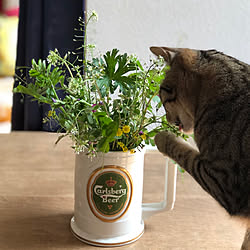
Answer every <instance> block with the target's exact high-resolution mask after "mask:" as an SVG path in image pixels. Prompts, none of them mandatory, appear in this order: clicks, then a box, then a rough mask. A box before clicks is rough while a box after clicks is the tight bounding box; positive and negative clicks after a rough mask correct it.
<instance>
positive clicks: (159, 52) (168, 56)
mask: <svg viewBox="0 0 250 250" xmlns="http://www.w3.org/2000/svg"><path fill="white" fill-rule="evenodd" d="M150 50H151V52H152V53H153V54H155V55H156V56H162V57H163V58H164V60H165V61H166V63H167V64H171V63H172V61H173V59H174V57H175V56H176V54H177V51H173V49H170V48H167V47H150Z"/></svg>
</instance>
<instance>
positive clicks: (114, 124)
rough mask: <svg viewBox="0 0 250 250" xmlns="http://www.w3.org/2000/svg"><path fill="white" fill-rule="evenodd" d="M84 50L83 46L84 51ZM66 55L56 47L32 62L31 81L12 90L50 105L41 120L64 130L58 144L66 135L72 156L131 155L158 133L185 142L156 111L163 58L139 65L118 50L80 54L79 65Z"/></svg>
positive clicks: (68, 54)
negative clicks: (168, 133) (171, 134)
mask: <svg viewBox="0 0 250 250" xmlns="http://www.w3.org/2000/svg"><path fill="white" fill-rule="evenodd" d="M89 20H90V19H88V21H89ZM89 47H90V46H87V45H86V46H85V45H84V49H85V52H86V50H87V49H88V48H89ZM70 54H71V52H68V53H67V54H66V55H64V56H61V55H60V54H59V52H58V51H57V50H56V49H55V50H54V51H50V53H49V55H48V57H47V62H46V61H45V60H43V61H42V60H38V62H36V61H35V60H32V67H31V69H30V70H29V76H30V78H31V79H33V80H34V82H33V83H28V84H27V83H23V82H20V84H19V86H17V87H16V88H15V89H14V92H16V93H23V94H28V95H30V96H33V97H34V100H37V101H38V102H40V103H47V104H50V106H51V111H49V113H48V115H47V117H46V118H44V122H50V120H52V119H54V120H56V121H57V122H58V123H59V124H60V126H61V128H62V129H63V130H65V133H64V134H62V135H61V136H59V138H58V141H59V140H60V139H61V138H63V137H64V136H70V137H71V139H72V140H73V142H74V146H73V148H74V149H75V151H76V152H82V151H87V153H88V154H89V155H91V156H93V155H95V154H96V152H105V153H107V152H109V151H124V152H126V151H130V152H131V153H134V152H135V150H136V149H137V150H140V149H141V148H143V147H144V145H145V144H151V145H154V140H153V138H154V136H155V135H156V133H158V132H159V131H162V130H171V131H172V132H174V133H175V134H176V135H178V136H179V135H181V136H183V137H184V138H185V135H184V134H182V133H181V132H180V131H179V130H178V128H176V127H175V126H172V125H170V124H169V123H168V122H167V120H166V117H165V115H163V114H162V113H160V112H159V109H160V108H161V106H162V104H161V102H160V98H159V97H158V92H159V86H160V82H161V80H162V79H163V78H164V75H165V72H166V70H167V68H166V67H165V66H164V63H163V60H162V59H157V60H155V61H151V65H150V66H149V67H143V66H142V64H141V63H140V61H139V59H138V58H137V57H136V56H134V55H132V56H128V55H127V54H126V53H125V54H120V53H119V51H118V49H113V50H112V51H107V52H106V53H105V54H104V55H100V56H98V57H91V58H90V59H87V58H86V54H85V57H84V58H85V59H84V60H83V61H81V60H80V59H78V58H77V59H76V60H75V62H73V63H72V62H70V60H69V56H70ZM83 70H84V73H83V72H82V71H83ZM58 90H63V91H64V92H65V93H66V96H65V98H64V99H60V98H58V96H57V91H58Z"/></svg>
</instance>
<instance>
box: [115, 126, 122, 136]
mask: <svg viewBox="0 0 250 250" xmlns="http://www.w3.org/2000/svg"><path fill="white" fill-rule="evenodd" d="M122 134H123V132H122V130H121V129H120V128H118V130H117V132H116V136H122Z"/></svg>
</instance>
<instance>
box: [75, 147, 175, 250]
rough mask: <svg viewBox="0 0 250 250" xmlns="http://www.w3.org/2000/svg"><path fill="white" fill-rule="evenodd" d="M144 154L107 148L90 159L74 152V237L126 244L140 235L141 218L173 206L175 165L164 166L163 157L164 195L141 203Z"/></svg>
mask: <svg viewBox="0 0 250 250" xmlns="http://www.w3.org/2000/svg"><path fill="white" fill-rule="evenodd" d="M144 155H145V151H142V152H137V153H135V154H130V153H124V152H109V153H107V154H98V156H97V157H96V158H94V159H92V160H91V159H90V158H88V157H87V156H86V155H85V154H84V153H82V154H79V155H76V163H75V211H74V217H73V218H72V220H71V230H72V232H73V234H74V235H75V236H76V237H77V238H78V239H80V240H81V241H83V242H86V243H88V244H91V245H95V246H106V247H107V246H108V247H111V246H120V245H126V244H129V243H132V242H134V241H135V240H137V239H139V238H140V237H141V235H142V234H143V231H144V219H147V218H148V217H150V216H151V215H153V214H155V213H158V212H161V211H163V210H169V209H172V208H173V205H174V201H175V184H176V168H175V167H171V168H168V165H167V162H168V161H167V160H166V179H165V190H164V192H165V196H164V197H165V199H164V200H163V201H162V202H160V203H153V204H151V203H149V204H142V192H143V166H144ZM105 178H106V179H105ZM101 181H102V183H100V182H101ZM105 183H106V184H105Z"/></svg>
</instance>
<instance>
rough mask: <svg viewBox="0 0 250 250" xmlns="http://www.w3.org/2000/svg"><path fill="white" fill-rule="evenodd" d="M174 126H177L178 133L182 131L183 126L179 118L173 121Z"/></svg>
mask: <svg viewBox="0 0 250 250" xmlns="http://www.w3.org/2000/svg"><path fill="white" fill-rule="evenodd" d="M175 126H177V127H178V128H179V131H183V128H184V126H183V124H182V123H181V120H180V118H179V117H177V118H176V121H175Z"/></svg>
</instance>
